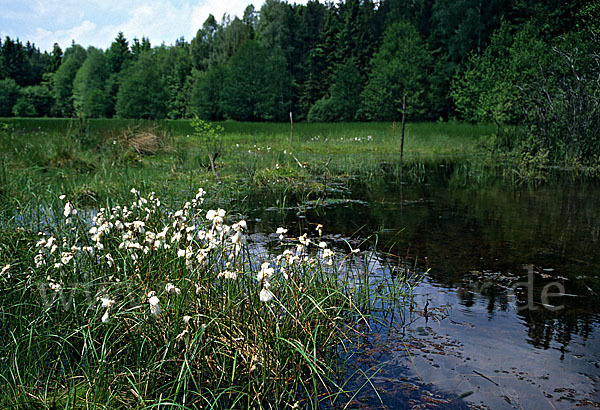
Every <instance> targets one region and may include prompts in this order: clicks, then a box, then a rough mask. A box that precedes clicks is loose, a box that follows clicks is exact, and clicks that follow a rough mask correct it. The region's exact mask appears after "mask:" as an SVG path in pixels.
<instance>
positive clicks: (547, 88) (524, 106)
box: [0, 0, 600, 164]
mask: <svg viewBox="0 0 600 410" xmlns="http://www.w3.org/2000/svg"><path fill="white" fill-rule="evenodd" d="M599 15H600V2H598V1H592V2H589V1H585V0H575V1H569V2H564V1H558V0H551V1H541V0H490V1H482V0H460V1H451V0H383V1H380V2H373V1H370V0H344V1H340V2H339V3H330V2H328V3H325V4H322V3H320V2H318V1H309V2H308V3H307V4H306V5H297V4H288V3H287V2H285V1H284V2H282V1H279V0H267V1H266V2H265V3H264V4H263V5H262V7H260V9H259V10H257V9H256V8H255V7H254V6H252V5H249V6H247V8H246V10H245V12H244V14H243V16H242V17H241V18H240V17H237V16H234V17H232V16H229V15H224V16H222V18H221V20H220V21H219V20H218V19H217V18H216V17H215V16H213V15H210V16H209V17H208V18H207V19H206V21H205V22H204V24H203V25H202V27H200V28H199V29H198V31H197V34H196V36H195V37H194V38H193V39H191V41H188V40H186V39H184V38H180V39H179V40H178V41H176V43H175V44H174V45H165V44H162V45H159V46H153V45H152V44H151V42H150V39H148V38H145V37H143V38H142V39H141V40H140V39H137V38H134V39H131V40H128V39H127V38H126V33H122V32H120V33H118V35H117V36H116V38H115V39H114V41H113V42H112V44H111V45H110V47H109V48H107V49H106V50H102V49H98V48H95V47H92V46H90V47H88V48H87V49H85V48H84V47H82V46H81V45H78V44H76V43H75V42H73V43H72V44H71V45H70V46H69V47H68V48H66V49H65V50H64V51H63V50H62V49H61V48H60V46H59V45H58V44H55V46H54V49H53V50H52V51H51V52H46V51H44V52H41V51H40V50H39V49H38V48H36V46H35V44H31V43H30V42H26V43H25V44H23V42H22V41H21V40H20V39H11V38H8V37H7V38H5V39H4V40H3V41H2V43H1V47H0V50H1V53H0V117H11V116H16V117H44V116H48V117H68V118H71V117H78V118H112V117H116V118H141V119H163V118H168V119H180V118H192V117H194V116H198V117H199V118H201V119H204V120H209V121H215V120H237V121H287V120H288V118H289V113H290V112H291V113H293V116H294V119H295V120H308V121H314V122H335V121H396V120H399V119H400V118H401V117H402V114H405V115H406V116H407V118H408V120H409V121H437V120H448V119H458V120H466V121H470V122H487V123H494V124H496V125H498V130H499V131H498V133H497V134H498V135H497V139H498V141H497V145H499V146H502V147H503V148H505V149H513V148H514V145H515V144H516V142H515V141H522V140H523V139H526V140H527V145H528V146H531V145H532V144H531V143H530V142H531V141H530V140H531V138H533V140H534V141H535V144H533V145H534V146H535V149H536V153H537V154H539V153H541V155H542V156H543V155H546V153H547V152H550V154H551V156H552V155H558V156H560V160H562V161H571V162H573V161H574V162H582V163H586V164H596V163H597V162H598V152H599V151H600V136H599V135H598V129H600V109H599V106H600V104H599V99H600V44H599V40H598V35H599V33H600V27H599V26H600V25H599V23H598V21H599V19H598V16H599ZM403 103H404V104H403ZM515 125H517V126H519V128H518V130H517V129H515V128H514V127H513V126H515ZM517 134H523V135H526V136H525V137H524V136H518V135H517ZM557 153H558V154H557ZM554 159H557V158H554Z"/></svg>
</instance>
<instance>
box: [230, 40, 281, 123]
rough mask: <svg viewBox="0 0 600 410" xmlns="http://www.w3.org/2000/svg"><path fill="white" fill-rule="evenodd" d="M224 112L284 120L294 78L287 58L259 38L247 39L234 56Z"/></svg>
mask: <svg viewBox="0 0 600 410" xmlns="http://www.w3.org/2000/svg"><path fill="white" fill-rule="evenodd" d="M223 88H224V93H223V103H222V104H223V105H222V107H223V113H224V115H225V116H226V117H227V118H231V119H234V120H239V121H255V120H261V119H262V120H277V121H284V120H285V118H286V116H287V113H288V112H289V107H290V97H291V78H290V76H289V72H288V71H287V70H286V68H285V60H284V59H283V58H282V57H281V56H280V55H278V54H277V53H275V54H272V53H269V51H268V50H267V49H265V48H264V47H263V46H261V45H260V44H259V43H258V42H256V41H252V40H249V41H246V42H245V43H244V44H242V46H241V47H240V49H239V50H238V52H237V53H236V54H235V55H234V56H233V57H232V58H231V60H230V61H229V64H228V69H227V72H226V76H225V82H224V86H223Z"/></svg>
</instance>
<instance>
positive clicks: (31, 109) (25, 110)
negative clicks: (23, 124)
mask: <svg viewBox="0 0 600 410" xmlns="http://www.w3.org/2000/svg"><path fill="white" fill-rule="evenodd" d="M12 112H13V114H14V116H15V117H36V116H37V111H36V110H35V105H33V103H32V102H31V101H29V100H28V99H26V98H24V97H19V99H18V100H17V102H16V103H15V105H14V106H13V109H12Z"/></svg>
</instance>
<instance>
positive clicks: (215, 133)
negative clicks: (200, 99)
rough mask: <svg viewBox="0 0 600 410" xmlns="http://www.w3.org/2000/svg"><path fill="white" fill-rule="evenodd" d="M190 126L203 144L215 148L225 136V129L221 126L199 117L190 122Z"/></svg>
mask: <svg viewBox="0 0 600 410" xmlns="http://www.w3.org/2000/svg"><path fill="white" fill-rule="evenodd" d="M190 126H191V127H192V128H193V129H194V136H195V137H197V138H198V139H199V140H200V141H202V143H203V144H205V145H206V146H209V147H213V146H215V145H216V144H217V142H218V141H219V137H221V136H222V135H223V132H224V129H223V127H222V126H220V125H218V124H217V125H213V124H211V123H209V122H207V121H204V120H202V119H200V118H198V117H195V118H194V119H192V120H191V121H190Z"/></svg>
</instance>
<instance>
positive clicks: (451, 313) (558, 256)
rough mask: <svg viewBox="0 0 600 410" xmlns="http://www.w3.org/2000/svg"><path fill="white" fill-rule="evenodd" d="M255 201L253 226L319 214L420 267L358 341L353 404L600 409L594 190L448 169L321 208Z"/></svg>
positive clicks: (358, 190)
mask: <svg viewBox="0 0 600 410" xmlns="http://www.w3.org/2000/svg"><path fill="white" fill-rule="evenodd" d="M263 201H264V200H261V198H254V200H252V199H251V200H250V204H251V206H250V208H251V209H252V211H250V220H253V221H254V223H253V224H252V229H254V231H255V232H262V233H267V232H274V231H275V229H276V228H277V227H278V226H286V227H288V228H289V229H290V231H295V232H299V231H306V230H314V225H313V224H317V223H320V224H323V225H324V232H323V235H324V237H325V239H326V240H327V241H329V242H331V243H333V244H335V245H336V246H338V247H346V250H347V249H348V244H347V243H346V241H349V242H350V243H351V244H352V246H359V245H360V247H361V249H363V250H364V251H365V252H367V251H369V252H373V250H374V249H375V243H376V244H377V246H376V250H375V251H374V252H375V253H377V255H378V259H379V261H380V263H382V264H388V265H392V266H403V267H407V266H409V267H411V268H412V267H413V266H414V268H415V269H416V270H418V271H419V272H424V273H425V276H424V279H423V280H422V281H421V282H420V284H419V285H418V286H417V287H416V289H415V294H414V303H412V304H410V305H407V306H406V307H404V308H403V311H402V312H399V313H400V314H399V315H396V316H395V317H394V318H393V319H392V318H390V319H389V320H388V319H387V318H386V319H385V320H382V321H380V322H378V324H377V326H373V327H372V328H371V330H370V332H369V333H368V334H367V335H366V336H365V338H364V340H363V341H362V342H361V344H360V345H359V346H358V348H357V352H356V354H355V355H353V357H352V359H351V361H350V362H351V363H352V365H353V366H354V367H355V368H357V369H362V370H363V371H364V372H365V374H370V376H364V377H362V378H361V377H357V378H356V380H354V381H353V383H354V386H355V387H356V386H364V387H363V388H362V390H361V392H360V393H359V394H358V395H357V396H356V397H355V398H354V399H353V400H352V402H351V403H350V408H393V409H396V408H398V409H401V408H483V409H486V408H490V409H503V408H507V409H511V408H526V409H534V408H556V409H570V408H574V407H578V408H598V407H600V393H599V389H600V343H599V341H600V250H599V249H600V248H599V245H600V186H598V185H595V184H589V183H584V182H573V181H571V180H568V179H566V180H556V181H553V182H551V183H546V184H544V185H542V186H539V187H536V188H532V187H515V186H512V185H508V184H505V183H502V182H490V183H486V184H477V185H473V184H465V183H463V182H462V179H461V178H457V177H456V176H455V173H454V170H453V169H452V167H451V166H450V167H449V166H446V167H439V168H438V169H436V168H433V169H430V170H428V171H427V174H426V177H425V178H424V182H422V183H402V182H398V181H386V180H381V181H376V182H373V183H367V184H365V183H356V184H355V186H353V187H352V188H351V189H350V191H349V192H347V193H346V194H345V195H343V196H340V194H339V193H338V194H337V195H334V194H333V193H328V194H327V195H326V196H324V201H323V202H322V203H321V204H315V203H314V202H313V203H308V204H306V203H305V204H299V206H296V207H291V208H286V209H275V208H269V209H264V208H262V207H261V203H264V202H263ZM372 233H377V235H376V236H372V235H371V234H372ZM364 241H366V242H364ZM386 320H387V322H386ZM369 372H370V373H369Z"/></svg>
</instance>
